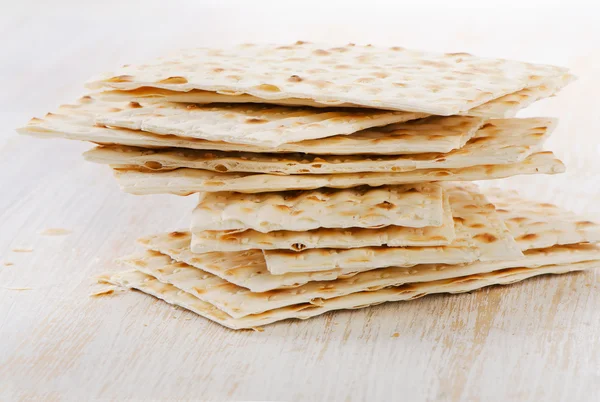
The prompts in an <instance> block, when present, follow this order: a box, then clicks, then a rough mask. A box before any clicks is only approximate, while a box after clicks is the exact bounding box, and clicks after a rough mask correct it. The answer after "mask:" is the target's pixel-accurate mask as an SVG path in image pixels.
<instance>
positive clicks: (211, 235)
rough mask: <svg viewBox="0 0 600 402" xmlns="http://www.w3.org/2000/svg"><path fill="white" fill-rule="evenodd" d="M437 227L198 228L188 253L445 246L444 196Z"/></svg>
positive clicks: (448, 233) (448, 236)
mask: <svg viewBox="0 0 600 402" xmlns="http://www.w3.org/2000/svg"><path fill="white" fill-rule="evenodd" d="M443 205H444V214H443V221H442V225H441V226H429V227H422V228H411V227H404V226H385V227H383V228H379V229H364V228H338V229H330V228H319V229H314V230H309V231H303V232H297V231H296V232H294V231H287V230H283V231H276V232H269V233H261V232H258V231H254V230H245V231H243V232H240V231H237V230H234V231H202V232H194V233H193V234H192V244H191V248H192V252H194V253H208V252H211V251H243V250H252V249H261V250H278V249H287V250H294V251H301V250H305V249H313V248H356V247H375V246H388V247H408V246H416V247H429V246H446V245H449V244H451V243H452V242H453V241H454V239H455V238H456V234H455V232H454V222H453V220H452V210H451V207H450V202H449V200H448V196H445V197H444V203H443Z"/></svg>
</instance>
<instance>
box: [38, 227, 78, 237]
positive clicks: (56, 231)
mask: <svg viewBox="0 0 600 402" xmlns="http://www.w3.org/2000/svg"><path fill="white" fill-rule="evenodd" d="M69 233H71V231H70V230H69V229H63V228H48V229H45V230H42V231H40V232H38V234H41V235H42V236H64V235H68V234H69Z"/></svg>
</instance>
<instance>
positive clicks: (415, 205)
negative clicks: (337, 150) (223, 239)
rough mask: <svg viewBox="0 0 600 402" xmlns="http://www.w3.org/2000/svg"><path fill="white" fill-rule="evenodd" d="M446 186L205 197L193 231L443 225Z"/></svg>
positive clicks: (192, 226) (202, 195)
mask: <svg viewBox="0 0 600 402" xmlns="http://www.w3.org/2000/svg"><path fill="white" fill-rule="evenodd" d="M442 200H443V198H442V187H441V186H440V185H439V184H437V183H417V184H404V185H398V186H381V187H368V186H363V187H352V188H348V189H331V188H319V189H315V190H306V191H279V192H270V193H255V194H245V193H233V192H223V193H200V197H199V202H198V205H197V206H196V208H195V209H194V212H193V213H192V223H191V225H190V231H192V232H200V231H203V230H247V229H252V230H256V231H258V232H263V233H267V232H273V231H276V230H292V231H303V230H312V229H318V228H352V227H355V228H370V229H375V228H381V227H384V226H389V225H396V226H407V227H413V228H422V227H426V226H440V225H441V224H442V218H443V205H442Z"/></svg>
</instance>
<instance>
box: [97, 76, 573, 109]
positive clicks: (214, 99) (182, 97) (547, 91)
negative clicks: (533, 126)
mask: <svg viewBox="0 0 600 402" xmlns="http://www.w3.org/2000/svg"><path fill="white" fill-rule="evenodd" d="M574 80H575V77H574V76H573V75H571V74H564V75H562V76H559V77H556V78H552V79H547V80H544V84H542V85H538V86H534V87H529V88H524V89H522V90H520V91H517V92H514V93H511V94H508V95H504V96H502V97H500V98H497V99H493V100H491V101H489V102H486V103H484V104H482V105H480V106H477V107H474V108H473V109H470V110H468V111H467V112H465V114H466V115H468V116H482V117H487V118H494V119H505V118H508V117H514V116H515V115H516V114H517V112H518V111H519V110H521V109H523V108H525V107H527V106H529V105H531V104H532V103H534V102H535V101H538V100H540V99H543V98H548V97H550V96H553V95H555V94H556V93H557V92H558V91H560V90H561V89H562V88H563V87H564V86H566V85H567V84H569V83H570V82H572V81H574ZM94 96H95V97H97V98H99V99H102V100H107V101H113V102H124V101H127V102H129V101H134V102H146V103H147V102H183V103H199V104H205V103H264V102H265V101H264V99H261V98H257V97H255V96H252V95H246V94H240V95H225V94H219V93H217V92H210V91H202V90H198V89H192V90H191V91H187V92H181V91H171V90H168V89H160V88H151V87H142V88H137V89H132V90H128V91H121V90H118V89H117V90H112V91H105V92H100V93H96V94H94ZM269 103H275V104H278V105H296V106H313V107H329V106H328V105H326V104H322V103H317V102H314V101H312V100H309V99H298V98H288V99H275V100H269ZM338 106H343V107H357V105H354V104H351V103H343V104H340V105H338Z"/></svg>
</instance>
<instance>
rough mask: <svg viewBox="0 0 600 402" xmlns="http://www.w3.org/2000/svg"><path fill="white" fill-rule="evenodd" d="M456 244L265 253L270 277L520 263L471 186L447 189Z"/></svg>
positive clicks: (518, 254)
mask: <svg viewBox="0 0 600 402" xmlns="http://www.w3.org/2000/svg"><path fill="white" fill-rule="evenodd" d="M444 191H445V192H446V193H447V194H448V196H449V198H450V205H451V208H452V216H453V218H454V227H455V231H456V238H455V240H454V241H453V242H452V243H451V244H450V245H449V246H442V247H363V248H350V249H308V250H304V251H301V252H296V251H287V250H264V251H263V253H264V255H265V261H266V263H267V269H268V270H269V272H271V273H272V274H275V275H281V274H285V273H289V272H312V271H327V270H331V269H336V268H342V269H345V270H353V271H366V270H369V269H374V268H382V267H391V266H405V267H407V266H414V265H417V264H430V263H431V264H434V263H444V264H461V263H465V262H474V261H498V260H510V259H518V258H520V257H522V256H523V254H522V253H521V251H520V250H519V247H518V245H517V244H516V243H515V241H514V239H513V238H512V236H511V235H510V232H509V231H508V229H507V228H506V226H504V223H503V222H502V221H501V220H500V218H499V217H498V214H497V213H496V210H495V208H494V205H492V204H490V203H489V202H488V201H487V199H486V198H485V197H484V196H483V194H481V193H480V192H479V191H478V189H477V187H476V186H474V185H464V186H461V185H457V184H448V185H446V186H445V187H444Z"/></svg>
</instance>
